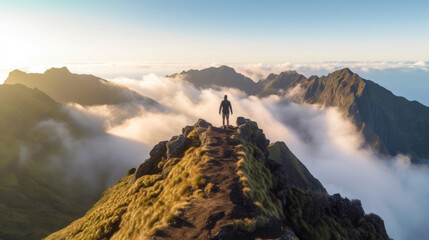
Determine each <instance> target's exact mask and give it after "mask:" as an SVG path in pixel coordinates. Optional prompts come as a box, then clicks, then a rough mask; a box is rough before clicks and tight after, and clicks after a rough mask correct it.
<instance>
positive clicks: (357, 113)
mask: <svg viewBox="0 0 429 240" xmlns="http://www.w3.org/2000/svg"><path fill="white" fill-rule="evenodd" d="M225 68H227V67H225V66H223V67H221V68H209V69H203V70H200V71H196V70H192V71H188V72H183V73H180V74H176V75H174V76H176V77H178V76H180V77H181V78H182V79H184V80H186V81H189V82H191V83H193V84H194V85H196V86H200V85H201V84H204V86H205V87H210V86H215V87H219V86H222V87H231V88H236V89H240V90H242V91H244V92H246V93H248V94H249V95H257V96H259V97H266V96H269V95H272V94H276V95H280V96H284V95H286V93H288V92H291V93H293V98H294V100H295V101H297V102H302V103H304V102H305V103H310V104H319V105H323V106H325V107H335V108H337V109H339V110H340V111H341V112H342V113H343V114H344V116H345V117H347V118H350V119H351V120H352V121H353V123H354V124H355V126H356V127H357V129H358V130H359V131H360V132H361V133H362V134H363V136H364V137H365V140H366V142H367V143H368V144H369V145H370V146H372V147H373V148H374V149H376V150H377V151H378V152H380V153H383V154H388V155H396V154H399V153H401V154H406V155H410V156H411V157H412V161H413V162H414V163H428V159H429V108H428V107H426V106H424V105H422V104H420V103H419V102H417V101H408V100H407V99H405V98H403V97H398V96H395V95H394V94H393V93H392V92H390V91H389V90H387V89H385V88H383V87H382V86H380V85H378V84H376V83H374V82H372V81H370V80H365V79H362V78H361V77H360V76H359V75H357V74H355V73H353V72H351V71H350V69H348V68H344V69H341V70H338V71H335V72H333V73H330V74H328V75H327V76H321V77H318V76H311V77H309V78H306V77H304V76H303V75H301V74H298V73H297V72H295V71H286V72H282V73H280V74H270V75H269V76H268V77H267V78H266V79H264V80H261V81H259V82H257V83H255V82H253V81H240V80H236V79H240V78H242V75H241V74H239V73H236V72H235V71H233V70H232V69H230V68H228V69H229V70H228V73H230V74H229V75H225V74H224V71H225V70H224V69H225ZM207 72H209V73H210V74H207ZM224 78H227V79H224ZM207 79H209V80H210V81H209V80H207ZM249 89H252V91H249ZM292 90H293V91H292Z"/></svg>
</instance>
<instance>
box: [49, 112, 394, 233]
mask: <svg viewBox="0 0 429 240" xmlns="http://www.w3.org/2000/svg"><path fill="white" fill-rule="evenodd" d="M45 239H46V240H51V239H55V240H56V239H89V240H91V239H218V240H220V239H224V240H232V239H290V240H293V239H295V240H296V239H302V240H304V239H389V237H388V235H387V233H386V230H385V227H384V222H383V220H382V219H381V218H380V217H378V216H377V215H375V214H365V212H364V210H363V208H362V205H361V203H360V201H359V200H349V199H347V198H342V197H341V196H340V195H339V194H334V195H329V194H328V193H327V192H326V190H325V188H324V187H323V185H322V184H321V183H320V182H319V181H318V180H317V179H316V178H314V177H313V176H312V175H311V173H310V172H309V171H308V170H307V169H306V168H305V166H304V165H303V164H302V163H301V162H300V161H299V160H298V159H297V158H296V157H295V156H294V155H293V153H292V152H290V150H289V149H288V148H287V146H286V145H285V143H283V142H276V143H274V144H271V145H270V144H269V140H267V139H266V138H265V135H264V133H263V131H262V130H261V129H259V128H258V125H257V123H256V122H253V121H251V120H249V119H244V118H242V117H239V118H237V127H233V128H229V129H228V130H224V129H220V128H216V127H213V126H212V125H211V124H210V123H208V122H206V121H204V120H202V119H200V120H198V121H197V122H196V123H195V124H194V125H193V126H186V127H184V128H183V130H182V134H180V135H178V136H173V137H172V138H171V139H170V140H168V141H161V142H159V143H158V144H157V145H155V146H154V148H153V149H152V151H151V152H150V158H149V159H147V160H145V161H144V162H143V163H142V164H141V165H140V166H139V167H138V168H137V169H135V168H134V169H131V170H130V171H129V173H128V175H127V176H125V177H124V178H122V179H121V180H119V181H118V183H117V184H116V185H114V186H113V187H111V188H109V189H108V190H106V191H105V192H104V193H103V196H102V197H101V199H100V200H99V201H98V202H97V203H96V204H95V205H94V206H93V207H92V208H91V209H90V210H89V211H88V212H87V213H86V214H85V216H84V217H82V218H80V219H78V220H76V221H74V222H73V223H72V224H70V225H69V226H67V227H66V228H64V229H62V230H60V231H58V232H55V233H53V234H51V235H50V236H48V237H47V238H45Z"/></svg>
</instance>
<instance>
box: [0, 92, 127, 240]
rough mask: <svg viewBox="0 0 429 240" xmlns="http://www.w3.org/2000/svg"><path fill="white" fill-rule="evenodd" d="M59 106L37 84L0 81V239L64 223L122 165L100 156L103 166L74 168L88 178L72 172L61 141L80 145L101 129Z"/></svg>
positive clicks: (38, 233)
mask: <svg viewBox="0 0 429 240" xmlns="http://www.w3.org/2000/svg"><path fill="white" fill-rule="evenodd" d="M64 108H65V107H64V105H63V104H60V103H57V102H56V101H54V100H53V99H52V98H50V97H49V96H48V95H46V94H45V93H43V92H42V91H40V90H38V89H30V88H28V87H26V86H24V85H21V84H3V85H0V215H1V216H0V239H3V240H33V239H34V240H36V239H41V238H42V237H44V236H46V235H48V234H50V233H51V232H53V231H56V230H58V229H59V228H62V227H64V226H65V225H67V224H69V223H70V222H71V221H73V220H74V219H76V218H78V217H80V216H82V215H83V214H84V213H85V211H87V210H88V209H89V208H90V206H91V205H92V204H93V203H94V202H95V201H96V200H97V198H98V197H99V195H100V194H101V192H102V191H103V190H104V189H105V187H106V184H107V181H108V178H109V177H111V176H112V172H113V171H112V170H111V169H112V168H114V169H122V171H123V172H126V170H127V166H120V165H119V164H117V165H115V164H112V163H111V162H109V161H107V159H104V161H103V167H100V166H98V167H97V168H96V165H91V163H90V162H88V163H86V164H82V167H84V166H94V169H91V170H90V171H88V170H87V169H79V171H80V172H82V174H83V173H86V172H91V176H88V178H89V179H91V182H88V180H84V179H80V178H77V177H72V176H73V175H72V174H71V171H74V170H73V166H74V163H73V162H71V160H73V158H72V157H70V156H69V155H68V154H70V152H68V151H67V149H66V146H64V145H63V144H62V142H63V141H65V142H67V141H70V140H71V139H75V140H76V141H78V142H82V144H84V143H86V140H87V139H88V138H90V137H92V136H90V135H92V134H97V137H101V136H104V135H105V133H104V132H99V133H97V132H96V130H94V129H91V131H88V129H86V128H85V127H82V126H81V125H79V124H78V123H76V122H75V121H74V120H73V119H72V118H71V117H70V116H69V114H68V113H67V112H66V111H65V110H64ZM51 123H55V124H56V125H55V124H51ZM44 124H47V125H44ZM55 126H60V127H61V129H59V130H58V131H59V132H58V134H57V135H56V134H53V132H55V131H56V129H54V128H55ZM65 132H67V134H65ZM102 139H108V138H107V137H105V138H102ZM79 150H82V149H79ZM71 154H74V153H71ZM90 160H91V159H90ZM121 165H124V163H123V162H121ZM79 166H81V165H79ZM123 168H125V169H123ZM106 169H109V170H110V171H106Z"/></svg>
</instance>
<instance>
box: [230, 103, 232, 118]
mask: <svg viewBox="0 0 429 240" xmlns="http://www.w3.org/2000/svg"><path fill="white" fill-rule="evenodd" d="M229 109H231V115H232V105H231V104H229Z"/></svg>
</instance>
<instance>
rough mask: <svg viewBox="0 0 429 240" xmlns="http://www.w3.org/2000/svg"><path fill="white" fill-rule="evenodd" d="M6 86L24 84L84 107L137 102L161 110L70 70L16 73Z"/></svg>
mask: <svg viewBox="0 0 429 240" xmlns="http://www.w3.org/2000/svg"><path fill="white" fill-rule="evenodd" d="M4 83H5V84H15V83H19V84H23V85H25V86H27V87H29V88H38V89H40V90H41V91H43V92H44V93H46V94H48V95H49V96H50V97H52V98H53V99H54V100H56V101H58V102H61V103H69V102H72V103H79V104H81V105H105V104H121V103H127V102H132V101H137V102H140V103H142V104H144V105H145V106H148V107H150V106H157V105H158V103H157V102H156V101H154V100H152V99H151V98H148V97H144V96H142V95H140V94H138V93H136V92H134V91H132V90H130V89H128V88H126V87H123V86H119V85H116V84H114V83H111V82H108V81H106V80H104V79H102V78H99V77H95V76H92V75H86V74H74V73H71V72H70V71H69V70H68V69H67V68H66V67H63V68H51V69H49V70H46V71H45V72H44V73H43V74H39V73H25V72H22V71H20V70H14V71H12V72H10V73H9V77H8V78H7V79H6V81H5V82H4Z"/></svg>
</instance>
